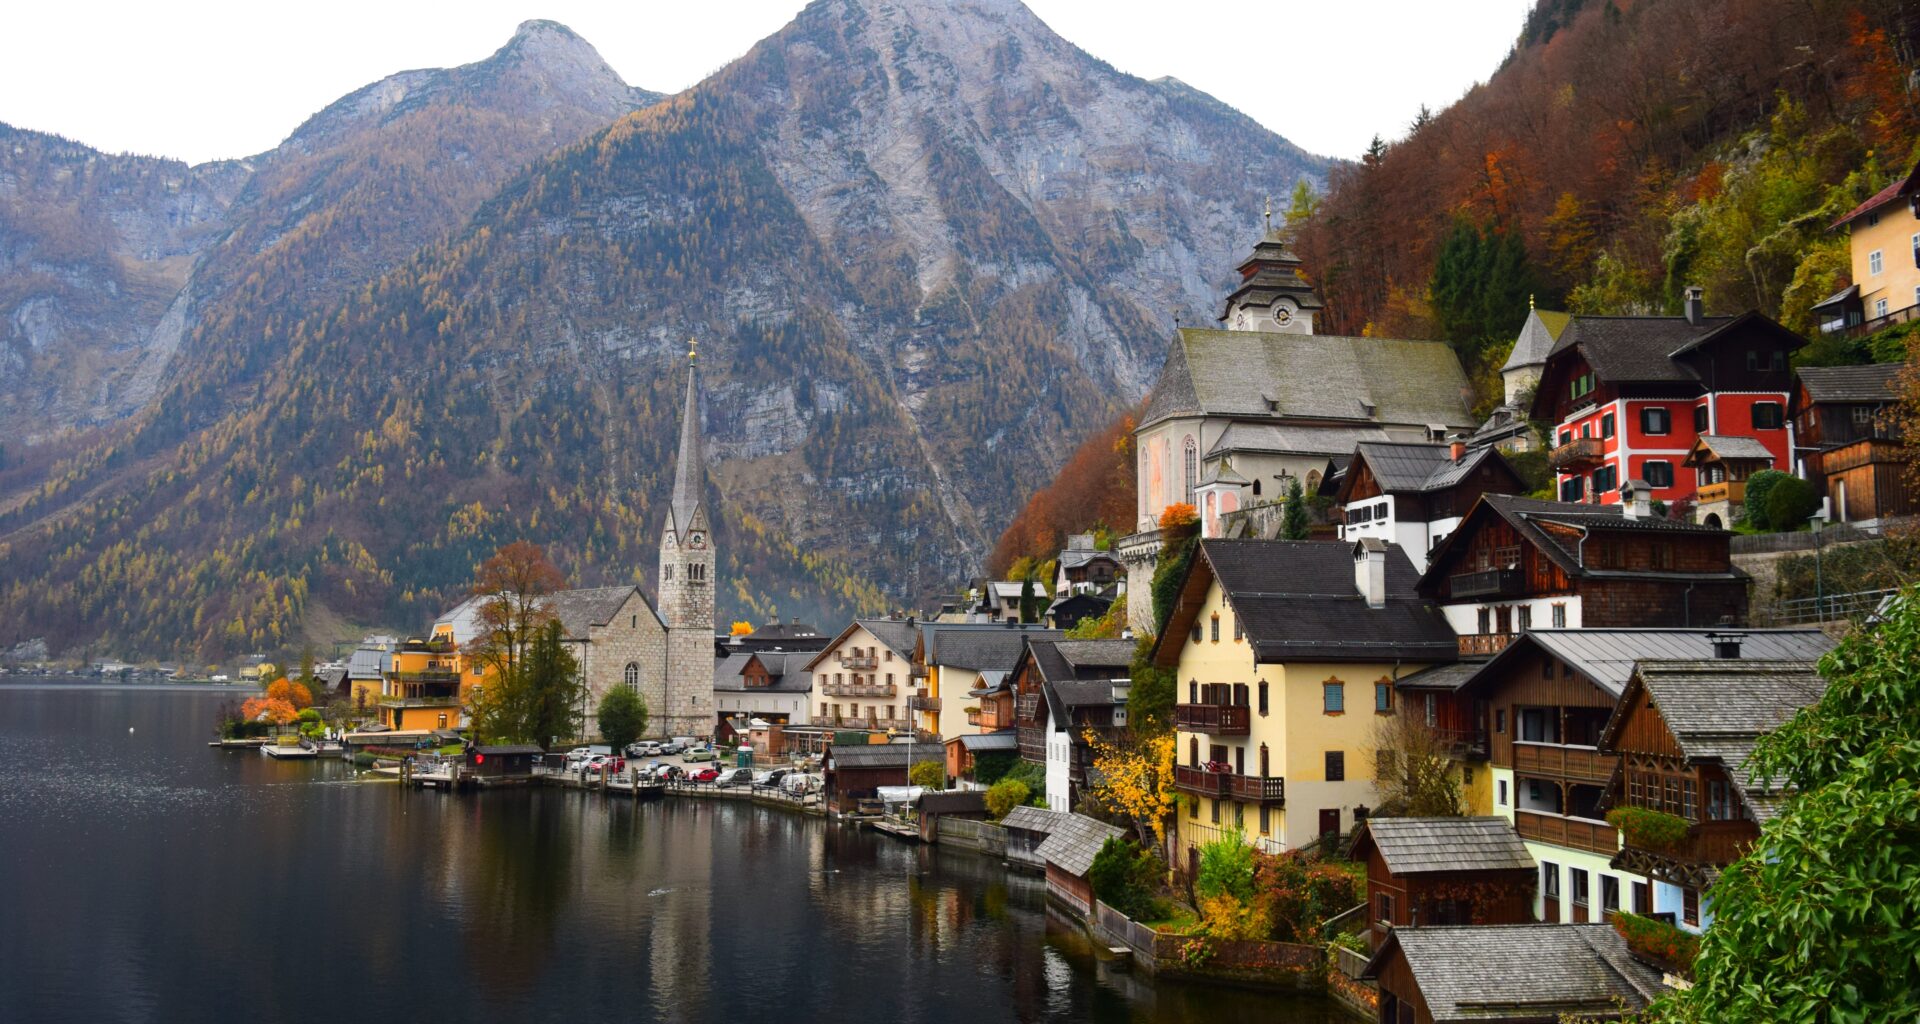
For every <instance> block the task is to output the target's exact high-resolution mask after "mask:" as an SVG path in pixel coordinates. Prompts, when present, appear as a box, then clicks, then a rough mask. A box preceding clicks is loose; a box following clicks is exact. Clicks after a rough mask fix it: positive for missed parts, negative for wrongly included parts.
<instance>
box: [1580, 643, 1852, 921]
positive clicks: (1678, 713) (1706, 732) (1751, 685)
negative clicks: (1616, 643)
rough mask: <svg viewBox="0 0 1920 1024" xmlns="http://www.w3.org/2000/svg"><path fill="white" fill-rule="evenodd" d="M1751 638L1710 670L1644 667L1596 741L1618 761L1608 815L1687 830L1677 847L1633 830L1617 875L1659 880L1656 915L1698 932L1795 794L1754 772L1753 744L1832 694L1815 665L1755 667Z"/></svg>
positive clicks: (1706, 664)
mask: <svg viewBox="0 0 1920 1024" xmlns="http://www.w3.org/2000/svg"><path fill="white" fill-rule="evenodd" d="M1744 640H1745V637H1743V636H1741V635H1740V634H1721V635H1719V636H1718V637H1716V644H1715V646H1716V648H1717V652H1716V653H1717V655H1718V656H1717V657H1715V658H1712V659H1708V660H1702V661H1642V662H1640V663H1639V664H1637V665H1636V666H1635V667H1634V672H1633V675H1632V676H1631V677H1630V678H1629V679H1628V681H1627V686H1626V690H1625V692H1623V693H1622V694H1621V695H1620V705H1619V707H1618V708H1616V709H1615V710H1614V713H1613V716H1612V717H1611V718H1610V719H1608V721H1607V723H1606V729H1605V730H1604V731H1603V732H1602V733H1601V734H1600V738H1599V747H1600V750H1601V751H1602V752H1603V753H1606V754H1610V755H1614V756H1617V757H1619V758H1620V770H1619V771H1618V772H1616V773H1614V775H1613V776H1612V780H1611V782H1610V783H1609V784H1608V787H1607V792H1606V801H1605V803H1604V805H1603V807H1607V808H1611V807H1621V808H1632V809H1636V810H1638V811H1641V812H1643V813H1652V814H1659V815H1665V816H1671V817H1673V818H1678V819H1679V820H1680V822H1682V823H1684V824H1685V826H1686V832H1685V834H1684V836H1683V837H1682V838H1681V839H1680V840H1678V841H1662V840H1656V839H1654V838H1652V837H1651V835H1650V834H1649V835H1641V834H1637V833H1636V832H1635V830H1634V829H1633V828H1631V827H1629V828H1627V829H1626V830H1625V835H1624V836H1623V837H1622V840H1623V841H1622V845H1621V849H1620V852H1619V853H1618V854H1616V855H1615V856H1614V858H1613V865H1614V866H1615V867H1617V868H1619V869H1621V870H1625V871H1631V872H1634V873H1636V874H1641V875H1645V876H1647V877H1648V878H1651V879H1652V880H1653V883H1654V885H1653V910H1652V912H1653V913H1654V914H1660V915H1671V917H1672V919H1674V921H1675V923H1677V924H1678V925H1679V926H1680V927H1681V928H1684V929H1686V930H1688V931H1692V932H1698V931H1701V930H1702V929H1704V928H1705V927H1706V926H1707V925H1708V924H1709V923H1710V922H1711V920H1712V917H1713V910H1712V904H1711V896H1710V893H1709V890H1710V888H1711V887H1712V885H1713V883H1714V880H1715V879H1717V878H1718V877H1719V874H1720V869H1722V868H1724V867H1726V866H1727V865H1728V864H1731V863H1733V862H1734V861H1735V860H1738V859H1739V858H1740V857H1741V856H1743V855H1745V854H1746V852H1747V851H1748V850H1750V849H1752V848H1753V844H1754V842H1755V841H1756V840H1758V839H1759V837H1760V825H1761V823H1763V822H1766V821H1769V820H1771V819H1772V818H1773V817H1774V816H1775V815H1776V814H1778V813H1779V811H1780V805H1781V803H1782V802H1783V801H1784V799H1785V797H1786V795H1787V792H1786V790H1784V789H1783V788H1782V786H1783V782H1782V780H1780V779H1772V780H1763V779H1761V778H1758V777H1757V776H1755V775H1754V774H1753V772H1752V771H1751V769H1750V768H1749V766H1748V765H1747V759H1748V757H1749V756H1750V755H1751V754H1752V753H1753V747H1754V744H1755V743H1756V742H1757V741H1758V740H1759V739H1760V737H1761V736H1764V735H1766V734H1767V733H1769V732H1772V731H1773V730H1774V729H1777V728H1779V727H1780V726H1781V725H1782V724H1784V723H1785V722H1786V721H1787V720H1788V719H1789V718H1792V717H1793V716H1794V715H1795V714H1796V713H1798V712H1799V710H1800V709H1801V708H1804V707H1806V706H1807V705H1809V704H1812V703H1814V702H1816V701H1818V700H1819V699H1820V697H1821V695H1822V694H1824V693H1825V692H1826V686H1827V684H1826V680H1825V679H1824V678H1822V677H1821V675H1820V673H1819V672H1818V671H1816V669H1815V664H1816V663H1815V662H1813V661H1807V660H1772V659H1768V660H1762V659H1759V658H1755V657H1749V656H1747V655H1748V653H1749V652H1746V651H1744V650H1743V647H1744V644H1743V641H1744ZM1752 653H1758V651H1755V652H1752ZM1663 838H1664V837H1663Z"/></svg>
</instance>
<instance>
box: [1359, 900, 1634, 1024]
mask: <svg viewBox="0 0 1920 1024" xmlns="http://www.w3.org/2000/svg"><path fill="white" fill-rule="evenodd" d="M1396 957H1398V958H1400V959H1402V960H1404V961H1405V962H1406V965H1407V968H1408V970H1409V971H1410V972H1411V973H1412V975H1413V980H1414V983H1415V984H1417V985H1418V986H1419V987H1420V996H1421V999H1422V1000H1423V1001H1424V1002H1425V1003H1426V1004H1427V1011H1428V1013H1430V1014H1431V1015H1432V1017H1433V1020H1434V1022H1435V1024H1450V1022H1454V1021H1484V1020H1489V1019H1494V1020H1512V1019H1521V1020H1555V1019H1557V1018H1558V1017H1559V1016H1560V1015H1561V1014H1605V1013H1618V1012H1619V1010H1620V1009H1622V1008H1625V1009H1628V1010H1640V1009H1644V1008H1645V1007H1646V1005H1647V1004H1648V1003H1649V1002H1651V1001H1652V1000H1653V998H1654V997H1655V996H1657V995H1659V994H1660V992H1661V990H1662V986H1661V984H1660V972H1659V971H1656V970H1654V969H1653V968H1651V967H1648V966H1646V965H1645V964H1643V963H1641V962H1640V961H1638V960H1635V959H1634V958H1633V957H1632V956H1631V955H1629V954H1628V952H1627V945H1626V940H1624V939H1622V938H1621V937H1620V936H1619V934H1618V933H1617V932H1615V931H1614V930H1613V926H1612V925H1606V924H1508V925H1476V926H1468V927H1428V928H1395V929H1394V930H1393V931H1391V932H1389V933H1388V934H1387V939H1386V941H1385V942H1384V943H1382V944H1381V946H1380V949H1379V951H1377V952H1375V953H1374V955H1373V958H1372V959H1371V960H1369V961H1367V969H1366V971H1365V972H1364V973H1363V974H1362V975H1361V977H1363V978H1378V977H1380V974H1381V971H1382V969H1383V968H1384V967H1385V966H1386V964H1387V963H1388V962H1389V961H1391V960H1392V959H1394V958H1396Z"/></svg>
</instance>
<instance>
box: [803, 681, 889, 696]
mask: <svg viewBox="0 0 1920 1024" xmlns="http://www.w3.org/2000/svg"><path fill="white" fill-rule="evenodd" d="M899 690H900V688H899V687H898V686H896V685H894V684H892V683H821V684H820V692H821V693H824V694H826V695H827V696H829V697H892V696H895V695H896V694H898V693H899Z"/></svg>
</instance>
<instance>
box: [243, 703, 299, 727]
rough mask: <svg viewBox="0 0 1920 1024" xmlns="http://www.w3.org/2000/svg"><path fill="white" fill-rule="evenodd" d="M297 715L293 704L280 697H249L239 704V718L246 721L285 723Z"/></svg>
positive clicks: (297, 712)
mask: <svg viewBox="0 0 1920 1024" xmlns="http://www.w3.org/2000/svg"><path fill="white" fill-rule="evenodd" d="M299 715H300V712H299V711H297V710H295V709H294V706H293V704H292V703H290V702H289V701H287V700H286V699H284V698H281V697H250V698H248V699H247V701H246V703H244V704H241V705H240V718H241V719H242V720H243V721H248V722H271V723H273V724H274V725H286V724H288V723H290V722H292V721H293V720H294V719H295V718H297V717H299Z"/></svg>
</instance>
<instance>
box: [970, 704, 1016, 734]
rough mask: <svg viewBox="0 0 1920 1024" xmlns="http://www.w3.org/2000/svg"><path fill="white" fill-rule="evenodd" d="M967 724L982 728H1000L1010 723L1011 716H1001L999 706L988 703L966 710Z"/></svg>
mask: <svg viewBox="0 0 1920 1024" xmlns="http://www.w3.org/2000/svg"><path fill="white" fill-rule="evenodd" d="M967 724H968V725H977V726H979V727H980V728H982V729H1002V728H1005V727H1007V726H1009V725H1012V724H1013V720H1012V716H1008V717H1006V718H1002V717H1001V715H1000V709H999V707H998V706H997V705H993V704H988V705H987V706H985V707H982V708H979V709H977V710H974V711H969V712H967Z"/></svg>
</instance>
